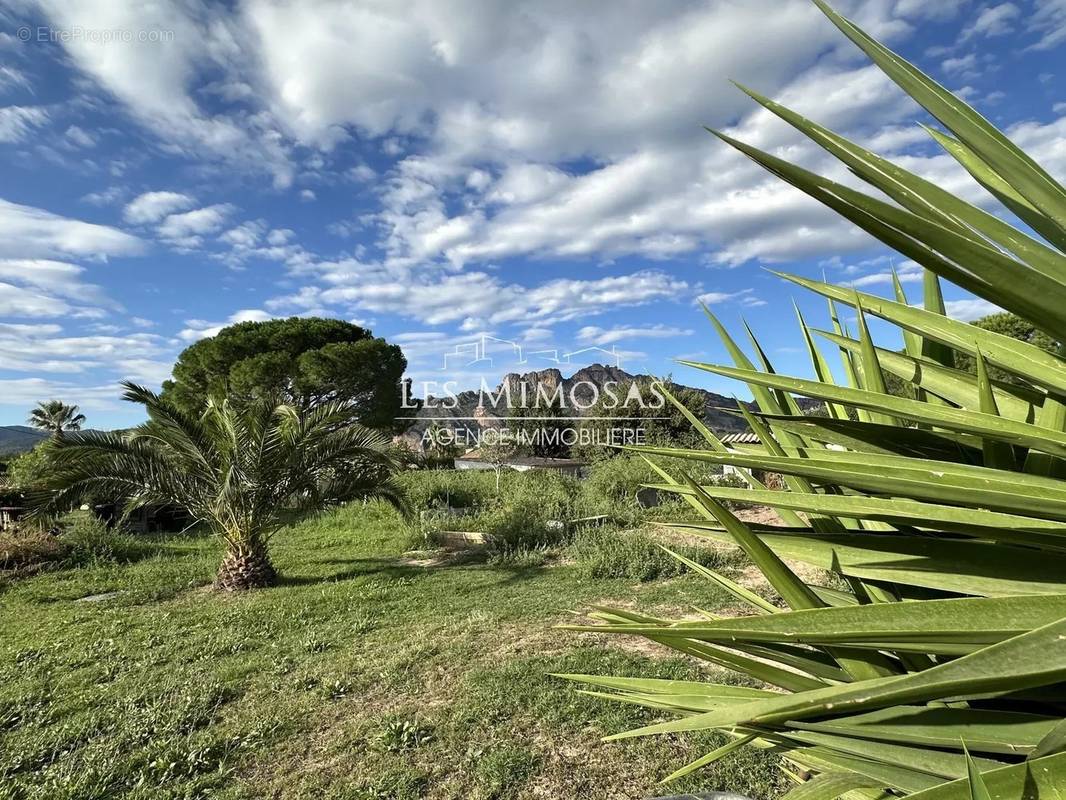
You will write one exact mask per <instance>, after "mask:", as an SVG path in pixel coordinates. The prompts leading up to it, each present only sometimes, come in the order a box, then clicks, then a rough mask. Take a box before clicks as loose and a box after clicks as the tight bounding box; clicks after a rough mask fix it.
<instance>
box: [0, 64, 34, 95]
mask: <svg viewBox="0 0 1066 800" xmlns="http://www.w3.org/2000/svg"><path fill="white" fill-rule="evenodd" d="M12 88H15V89H26V90H27V91H29V90H30V81H29V78H27V77H26V73H25V72H23V71H22V70H20V69H16V68H15V67H11V66H2V65H0V92H6V91H7V90H8V89H12Z"/></svg>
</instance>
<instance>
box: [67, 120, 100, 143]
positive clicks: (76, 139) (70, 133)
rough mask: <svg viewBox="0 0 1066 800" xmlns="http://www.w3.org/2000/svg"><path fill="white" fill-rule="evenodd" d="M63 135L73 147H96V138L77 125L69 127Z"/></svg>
mask: <svg viewBox="0 0 1066 800" xmlns="http://www.w3.org/2000/svg"><path fill="white" fill-rule="evenodd" d="M63 135H64V136H65V137H66V139H67V141H68V142H70V143H71V144H72V145H74V146H75V147H96V137H95V136H93V135H92V134H91V133H89V132H88V131H86V130H85V129H84V128H79V127H78V126H77V125H71V126H70V127H69V128H67V132H66V133H65V134H63Z"/></svg>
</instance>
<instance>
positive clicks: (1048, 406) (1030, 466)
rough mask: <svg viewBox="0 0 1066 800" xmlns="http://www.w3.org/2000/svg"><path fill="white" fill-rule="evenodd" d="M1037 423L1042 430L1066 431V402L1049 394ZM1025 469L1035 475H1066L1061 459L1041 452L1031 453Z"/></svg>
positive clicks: (1039, 413)
mask: <svg viewBox="0 0 1066 800" xmlns="http://www.w3.org/2000/svg"><path fill="white" fill-rule="evenodd" d="M1036 423H1037V424H1038V425H1039V426H1040V427H1042V428H1051V429H1053V430H1060V431H1061V430H1066V400H1063V398H1062V397H1061V396H1059V395H1058V394H1049V395H1048V396H1047V398H1046V399H1045V400H1044V403H1043V404H1042V405H1041V407H1040V411H1039V412H1038V414H1037V417H1036ZM1023 469H1024V470H1025V471H1026V472H1028V473H1030V474H1033V475H1048V476H1050V475H1054V476H1056V477H1064V473H1066V465H1064V463H1063V461H1062V460H1061V459H1058V458H1055V457H1053V456H1050V455H1048V454H1047V453H1041V452H1040V451H1039V450H1030V451H1029V454H1028V455H1027V456H1026V457H1025V465H1024V467H1023Z"/></svg>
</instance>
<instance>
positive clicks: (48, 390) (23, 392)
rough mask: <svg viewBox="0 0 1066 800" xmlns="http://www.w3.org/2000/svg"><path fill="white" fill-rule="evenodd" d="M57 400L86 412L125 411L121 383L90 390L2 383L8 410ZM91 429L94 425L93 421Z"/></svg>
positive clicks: (43, 381) (37, 382)
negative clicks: (74, 405)
mask: <svg viewBox="0 0 1066 800" xmlns="http://www.w3.org/2000/svg"><path fill="white" fill-rule="evenodd" d="M53 397H55V398H60V399H62V400H64V401H65V402H68V403H75V404H76V405H77V406H78V407H79V408H80V409H81V410H82V411H86V410H88V411H118V410H124V409H123V405H124V403H123V402H122V387H121V386H119V384H118V381H115V382H114V383H104V384H96V385H89V386H86V385H84V384H81V383H73V382H70V381H56V380H51V379H48V378H14V379H0V398H2V404H3V405H5V406H8V407H11V406H15V407H24V408H26V409H29V408H32V407H33V406H34V405H35V404H36V403H39V402H40V401H41V400H47V399H49V398H53ZM89 425H90V426H91V425H92V419H91V418H90V419H89Z"/></svg>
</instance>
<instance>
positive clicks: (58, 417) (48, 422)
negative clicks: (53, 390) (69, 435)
mask: <svg viewBox="0 0 1066 800" xmlns="http://www.w3.org/2000/svg"><path fill="white" fill-rule="evenodd" d="M29 423H30V425H32V426H33V427H35V428H37V429H38V430H41V431H48V432H49V433H51V434H52V435H53V436H56V437H61V436H62V435H63V431H80V430H81V426H82V425H84V424H85V415H84V414H79V413H78V407H77V406H68V405H67V404H66V403H64V402H63V401H61V400H47V401H45V402H43V403H38V404H37V408H35V409H33V411H31V412H30V419H29Z"/></svg>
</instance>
